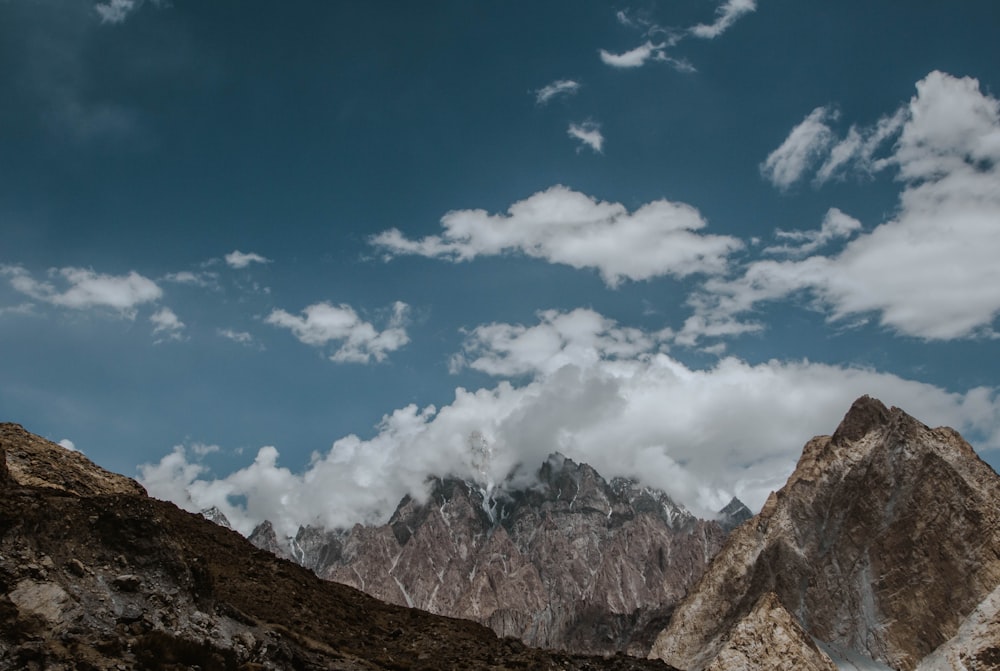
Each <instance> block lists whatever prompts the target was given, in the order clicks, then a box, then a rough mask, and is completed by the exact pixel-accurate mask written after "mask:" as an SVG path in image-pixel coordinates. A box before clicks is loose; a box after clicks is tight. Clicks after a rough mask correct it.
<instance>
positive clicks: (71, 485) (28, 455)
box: [0, 422, 146, 496]
mask: <svg viewBox="0 0 1000 671" xmlns="http://www.w3.org/2000/svg"><path fill="white" fill-rule="evenodd" d="M53 446H55V447H56V448H58V449H52V448H53ZM0 450H2V451H3V452H4V453H5V454H6V459H5V460H4V468H5V469H6V470H7V472H8V475H7V477H8V478H9V479H10V480H12V481H13V482H15V483H16V484H19V485H22V486H32V487H47V488H49V489H55V490H58V491H61V492H65V493H67V494H74V495H76V496H98V495H101V494H133V495H145V493H146V490H145V489H144V488H143V486H142V485H140V484H139V483H138V482H136V481H135V480H133V479H132V478H126V477H125V476H123V475H118V474H117V473H112V472H110V471H106V470H104V469H103V468H100V467H99V466H96V465H95V464H94V463H93V462H92V461H90V460H89V459H87V458H86V457H85V456H83V455H82V454H80V453H79V452H74V451H72V450H67V449H65V448H63V447H60V446H59V445H55V443H51V442H49V441H47V440H45V439H44V438H41V437H39V436H36V435H34V434H32V433H29V432H28V431H25V430H24V427H22V426H21V425H20V424H11V423H6V422H5V423H0Z"/></svg>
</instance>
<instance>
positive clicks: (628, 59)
mask: <svg viewBox="0 0 1000 671" xmlns="http://www.w3.org/2000/svg"><path fill="white" fill-rule="evenodd" d="M666 48H667V43H666V42H661V43H659V44H653V43H652V42H650V41H647V42H646V43H645V44H642V45H639V46H638V47H636V48H635V49H632V50H630V51H626V52H624V53H621V54H613V53H611V52H610V51H607V50H605V49H600V50H599V51H598V53H599V54H600V56H601V61H602V62H603V63H604V64H605V65H610V66H611V67H614V68H640V67H642V66H643V65H645V64H646V63H647V62H648V61H650V60H654V61H664V62H669V63H670V64H672V65H674V67H676V68H677V69H679V70H689V71H694V68H693V67H692V66H691V64H690V63H687V61H681V60H675V59H673V58H670V57H669V56H667V55H666V53H665V52H664V50H665V49H666Z"/></svg>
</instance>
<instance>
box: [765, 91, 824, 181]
mask: <svg viewBox="0 0 1000 671" xmlns="http://www.w3.org/2000/svg"><path fill="white" fill-rule="evenodd" d="M833 117H835V114H834V113H833V112H832V111H831V110H830V109H829V108H827V107H817V108H816V109H814V110H813V111H812V112H810V113H809V116H807V117H806V118H805V119H803V120H802V122H801V123H800V124H799V125H798V126H796V127H795V128H793V129H792V132H791V133H789V134H788V137H787V138H785V141H784V142H782V143H781V146H780V147H778V148H777V149H775V150H774V151H773V152H771V154H770V155H769V156H768V157H767V159H766V160H765V161H764V162H763V163H762V164H761V166H760V172H761V174H762V175H763V176H764V177H765V178H766V179H767V180H768V181H770V182H771V184H773V185H774V186H776V187H778V188H779V189H787V188H788V187H790V186H791V185H792V184H794V183H795V182H797V181H799V179H801V178H802V176H803V175H804V174H805V173H806V171H807V170H809V169H810V168H812V166H813V165H814V164H815V162H816V160H817V159H818V158H819V156H820V154H821V153H822V152H823V151H824V150H825V149H826V148H827V147H828V146H829V145H830V143H831V142H832V140H833V132H832V131H831V130H830V127H829V126H828V125H827V123H826V122H827V121H828V120H830V119H832V118H833Z"/></svg>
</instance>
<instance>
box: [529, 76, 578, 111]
mask: <svg viewBox="0 0 1000 671" xmlns="http://www.w3.org/2000/svg"><path fill="white" fill-rule="evenodd" d="M579 90H580V83H579V82H575V81H573V80H572V79H557V80H556V81H554V82H552V83H551V84H548V85H546V86H543V87H542V88H540V89H538V90H536V91H535V102H536V103H538V104H539V105H545V104H547V103H548V102H549V101H550V100H552V99H553V98H556V97H559V96H571V95H573V94H575V93H576V92H577V91H579Z"/></svg>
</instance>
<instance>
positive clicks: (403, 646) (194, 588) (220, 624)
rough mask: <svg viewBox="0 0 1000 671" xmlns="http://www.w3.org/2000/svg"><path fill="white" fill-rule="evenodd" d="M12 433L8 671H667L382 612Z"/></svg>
mask: <svg viewBox="0 0 1000 671" xmlns="http://www.w3.org/2000/svg"><path fill="white" fill-rule="evenodd" d="M10 427H11V425H5V426H4V427H3V429H4V433H3V442H2V444H0V452H6V453H7V461H6V462H5V463H8V464H12V467H11V469H10V470H11V472H12V473H13V474H14V475H15V477H14V479H13V480H8V481H7V483H6V485H5V486H3V487H0V671H7V670H10V671H14V670H17V671H22V670H26V671H40V670H42V669H46V670H48V669H52V670H60V669H65V670H68V669H89V670H96V671H104V670H108V671H110V670H112V669H115V670H118V669H151V670H163V671H180V670H182V669H193V668H200V669H202V671H222V670H225V671H230V670H232V671H235V670H237V669H240V670H246V671H249V670H251V669H256V670H263V669H272V670H277V669H304V670H307V671H319V670H320V669H334V670H340V671H361V670H366V671H371V670H373V669H424V670H427V671H429V670H430V669H496V670H497V671H501V670H506V669H516V668H518V669H552V670H555V669H573V670H578V671H583V670H585V669H587V670H590V671H596V670H600V669H609V670H618V671H625V670H626V669H635V670H638V669H649V670H653V669H668V667H666V666H665V665H663V664H662V663H660V662H652V661H649V660H637V659H633V658H627V657H624V656H621V657H614V658H609V659H604V658H594V657H583V656H580V655H571V654H561V653H552V652H546V651H540V650H535V649H531V648H527V647H526V646H524V645H523V644H521V643H520V642H519V641H516V640H512V639H506V640H505V639H500V638H497V637H496V635H495V634H494V633H493V632H492V631H490V630H489V629H487V628H485V627H482V626H480V625H477V624H475V623H472V622H468V621H460V620H453V619H449V618H443V617H439V616H435V615H431V614H429V613H425V612H422V611H419V610H415V609H408V608H400V607H398V606H393V605H389V604H384V603H380V602H378V601H377V600H375V599H373V598H371V597H370V596H368V595H365V594H363V593H361V592H359V591H357V590H354V589H352V588H350V587H346V586H344V585H339V584H336V583H332V582H329V581H324V580H320V579H319V578H317V577H316V576H315V575H314V574H313V573H312V572H310V571H308V570H307V569H305V568H302V567H301V566H298V565H296V564H294V563H292V562H289V561H285V560H282V559H279V558H277V557H275V556H274V555H273V554H271V553H268V552H263V551H261V550H258V549H257V548H255V547H253V546H252V545H250V544H249V543H248V542H247V541H246V540H245V539H244V538H243V537H241V536H240V535H239V534H237V533H235V532H233V531H230V530H227V529H224V528H222V527H220V526H218V525H215V524H212V523H211V522H209V521H208V520H206V519H205V518H203V517H202V516H200V515H194V514H190V513H187V512H184V511H182V510H179V509H178V508H177V507H175V506H174V505H172V504H169V503H165V502H162V501H157V500H155V499H150V498H148V497H146V496H145V495H144V494H142V493H141V491H140V490H138V489H136V487H135V486H130V485H128V481H127V479H125V478H120V476H113V477H112V474H108V473H107V472H105V471H102V470H101V469H99V468H97V467H96V466H93V465H92V464H90V463H89V462H88V461H86V459H85V458H83V457H82V456H81V455H76V456H71V457H70V458H67V454H66V450H64V449H63V448H61V447H59V446H58V445H54V444H52V443H48V442H47V441H44V440H42V439H40V438H38V437H37V436H32V435H31V434H28V433H27V432H24V431H23V429H20V427H17V429H16V430H13V429H11V428H10ZM11 455H14V458H13V459H12V458H11ZM34 464H47V465H49V466H50V470H49V471H48V472H45V473H42V472H36V471H33V470H32V468H33V467H34V466H33V465H34ZM0 475H2V471H0ZM119 478H120V479H119ZM53 485H56V486H53Z"/></svg>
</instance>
